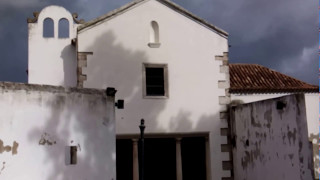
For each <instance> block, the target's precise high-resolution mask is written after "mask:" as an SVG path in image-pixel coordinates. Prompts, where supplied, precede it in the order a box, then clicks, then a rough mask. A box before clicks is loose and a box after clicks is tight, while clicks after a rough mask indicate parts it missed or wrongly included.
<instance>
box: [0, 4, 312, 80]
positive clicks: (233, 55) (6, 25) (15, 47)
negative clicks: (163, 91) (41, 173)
mask: <svg viewBox="0 0 320 180" xmlns="http://www.w3.org/2000/svg"><path fill="white" fill-rule="evenodd" d="M128 2H130V0H77V1H72V0H49V1H48V0H19V1H17V0H16V1H12V0H1V1H0V52H1V58H0V81H20V82H26V81H27V74H26V72H25V71H26V69H27V61H28V58H27V54H28V52H27V23H26V18H27V17H32V12H34V11H40V10H41V9H42V8H43V7H45V6H47V5H50V4H55V5H62V6H64V7H65V8H66V9H68V10H69V11H70V12H78V14H79V17H80V18H83V19H85V20H91V19H93V18H96V17H98V16H100V15H102V14H105V13H107V12H109V11H111V10H113V9H115V8H118V7H120V6H121V5H124V4H126V3H128ZM174 2H175V3H177V4H179V5H181V6H182V7H184V8H186V9H187V10H189V11H191V12H192V13H194V14H195V15H198V16H200V17H202V18H204V19H206V20H208V21H209V22H211V23H212V24H214V25H216V26H218V27H220V28H222V29H224V30H226V31H227V32H228V33H229V34H230V36H229V43H230V44H231V45H232V47H231V48H230V61H231V62H233V63H235V62H242V63H256V64H262V65H264V66H267V67H270V68H273V69H275V70H278V71H280V72H283V73H286V74H288V75H291V76H293V77H296V78H299V79H301V80H304V81H306V82H309V83H314V84H317V82H318V81H317V72H318V63H317V62H318V61H317V52H318V51H317V48H318V34H317V33H318V12H317V11H318V3H317V2H316V1H314V0H306V1H302V0H281V1H279V0H269V1H265V0H237V1H226V0H197V1H195V0H174Z"/></svg>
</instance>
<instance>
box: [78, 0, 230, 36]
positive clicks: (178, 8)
mask: <svg viewBox="0 0 320 180" xmlns="http://www.w3.org/2000/svg"><path fill="white" fill-rule="evenodd" d="M144 1H150V0H133V1H131V2H129V3H127V4H125V5H123V6H121V7H120V8H117V9H114V10H112V11H110V12H108V13H106V14H104V15H102V16H99V17H97V18H95V19H93V20H90V21H88V22H86V23H84V24H82V25H80V26H79V27H78V29H77V30H78V32H79V31H81V30H84V29H86V28H88V27H90V26H93V25H95V24H97V23H99V22H101V21H103V20H107V19H108V18H111V17H113V16H116V15H118V14H120V13H121V12H123V11H125V10H128V9H129V8H131V7H133V6H135V5H137V4H140V3H142V2H144ZM155 1H158V2H159V3H162V4H164V5H167V6H168V7H169V8H171V9H173V10H175V11H178V12H179V13H181V14H182V15H186V16H189V18H190V19H193V20H194V21H197V22H198V23H199V24H201V25H203V26H205V27H207V28H210V29H211V30H213V31H214V32H216V33H217V34H219V35H223V36H225V37H228V35H229V34H228V33H227V32H226V31H224V30H222V29H220V28H218V27H216V26H214V25H212V24H210V23H209V22H207V21H206V20H204V19H202V18H200V17H198V16H196V15H194V14H192V13H191V12H189V11H187V10H186V9H184V8H182V7H181V6H179V5H177V4H175V3H174V2H172V1H170V0H155Z"/></svg>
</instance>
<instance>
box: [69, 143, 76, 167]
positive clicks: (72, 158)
mask: <svg viewBox="0 0 320 180" xmlns="http://www.w3.org/2000/svg"><path fill="white" fill-rule="evenodd" d="M70 164H77V146H70Z"/></svg>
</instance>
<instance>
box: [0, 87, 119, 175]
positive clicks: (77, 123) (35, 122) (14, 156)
mask: <svg viewBox="0 0 320 180" xmlns="http://www.w3.org/2000/svg"><path fill="white" fill-rule="evenodd" d="M0 113H1V116H0V179H14V180H24V179H26V177H27V179H34V180H43V179H46V180H66V179H79V180H85V179H109V180H112V179H114V180H115V179H116V177H115V172H116V171H115V122H114V97H110V96H106V95H105V93H104V91H103V90H94V89H76V88H71V89H67V88H62V87H55V86H44V85H30V84H19V83H4V82H1V83H0ZM71 146H75V147H76V148H77V151H76V164H71V153H70V147H71Z"/></svg>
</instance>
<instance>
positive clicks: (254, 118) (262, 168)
mask: <svg viewBox="0 0 320 180" xmlns="http://www.w3.org/2000/svg"><path fill="white" fill-rule="evenodd" d="M278 101H282V102H284V103H285V104H286V107H285V108H284V109H282V110H279V109H277V108H276V107H277V102H278ZM232 114H233V115H232V118H231V121H232V127H233V128H232V129H233V130H232V133H233V135H234V136H235V146H234V148H233V162H234V177H235V180H238V179H239V180H242V179H247V180H256V179H259V180H269V179H282V180H294V179H297V180H298V179H299V180H301V179H305V180H307V179H313V178H312V168H311V167H312V154H311V153H310V152H311V147H310V144H309V141H308V131H307V121H306V109H305V102H304V96H303V95H301V94H300V95H290V96H285V97H281V98H276V99H270V100H265V101H259V102H253V103H249V104H245V105H239V106H237V107H235V108H234V109H232Z"/></svg>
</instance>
